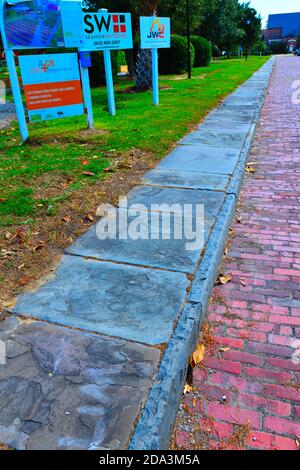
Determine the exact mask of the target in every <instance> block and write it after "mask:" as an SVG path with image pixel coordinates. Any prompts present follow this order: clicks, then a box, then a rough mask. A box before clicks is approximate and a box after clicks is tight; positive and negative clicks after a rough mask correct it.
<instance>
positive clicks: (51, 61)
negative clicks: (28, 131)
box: [19, 54, 84, 122]
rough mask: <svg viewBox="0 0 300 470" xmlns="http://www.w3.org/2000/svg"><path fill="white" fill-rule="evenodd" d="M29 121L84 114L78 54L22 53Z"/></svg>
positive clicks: (22, 70)
mask: <svg viewBox="0 0 300 470" xmlns="http://www.w3.org/2000/svg"><path fill="white" fill-rule="evenodd" d="M19 63H20V68H21V76H22V81H23V85H24V92H25V96H26V104H27V110H28V116H29V119H30V121H33V122H36V121H43V120H46V119H55V118H62V117H67V116H78V115H81V114H84V107H83V102H82V90H81V81H80V74H79V68H78V58H77V54H43V55H33V56H20V57H19Z"/></svg>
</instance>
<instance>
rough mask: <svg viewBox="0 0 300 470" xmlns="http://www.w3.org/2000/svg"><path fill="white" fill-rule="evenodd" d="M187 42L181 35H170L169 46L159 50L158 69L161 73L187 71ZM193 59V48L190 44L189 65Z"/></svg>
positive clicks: (192, 62)
mask: <svg viewBox="0 0 300 470" xmlns="http://www.w3.org/2000/svg"><path fill="white" fill-rule="evenodd" d="M187 55H188V42H187V39H186V38H185V37H183V36H179V35H177V34H173V35H172V36H171V48H170V49H161V50H160V51H159V71H160V73H162V74H181V73H184V72H186V71H187V68H188V64H187V62H188V61H187ZM194 60H195V49H194V46H193V44H191V65H192V67H193V65H194Z"/></svg>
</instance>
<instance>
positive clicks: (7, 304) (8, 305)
mask: <svg viewBox="0 0 300 470" xmlns="http://www.w3.org/2000/svg"><path fill="white" fill-rule="evenodd" d="M3 305H4V307H7V308H10V307H14V306H15V305H16V300H9V301H8V302H4V304H3Z"/></svg>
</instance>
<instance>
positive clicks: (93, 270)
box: [11, 256, 189, 344]
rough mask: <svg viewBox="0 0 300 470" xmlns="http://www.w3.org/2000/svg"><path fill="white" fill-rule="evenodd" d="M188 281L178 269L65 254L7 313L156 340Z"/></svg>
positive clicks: (167, 332)
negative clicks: (47, 277)
mask: <svg viewBox="0 0 300 470" xmlns="http://www.w3.org/2000/svg"><path fill="white" fill-rule="evenodd" d="M188 284H189V281H188V279H187V277H186V275H184V274H182V273H177V272H168V271H161V270H154V269H146V268H140V267H135V266H126V265H121V264H113V263H108V262H102V261H95V260H91V259H85V258H82V257H77V256H65V257H64V258H63V260H62V262H61V264H60V266H59V267H58V269H57V271H56V272H55V274H54V277H53V279H52V280H50V281H49V282H47V284H45V285H43V286H42V287H39V288H38V290H37V291H36V292H29V293H25V294H23V295H21V296H20V297H19V299H18V302H17V304H16V306H15V307H14V308H13V309H11V312H12V313H17V314H19V315H24V316H29V317H34V318H38V319H41V320H46V321H49V322H52V323H57V324H60V325H67V326H71V327H74V328H81V329H86V330H90V331H95V332H98V333H103V334H107V335H111V336H117V337H120V338H125V339H129V340H132V341H138V342H140V343H145V344H160V343H165V342H167V341H168V340H169V338H170V336H171V334H172V332H173V328H174V324H175V322H176V320H177V318H178V316H179V314H180V311H181V308H182V305H183V302H184V300H185V296H186V288H187V286H188Z"/></svg>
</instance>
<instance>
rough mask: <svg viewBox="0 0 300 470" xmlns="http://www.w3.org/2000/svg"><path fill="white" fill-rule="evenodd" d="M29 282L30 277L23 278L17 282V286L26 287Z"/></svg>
mask: <svg viewBox="0 0 300 470" xmlns="http://www.w3.org/2000/svg"><path fill="white" fill-rule="evenodd" d="M30 281H31V277H30V276H23V277H21V278H20V279H19V280H18V285H19V286H26V285H27V284H29V282H30Z"/></svg>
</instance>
